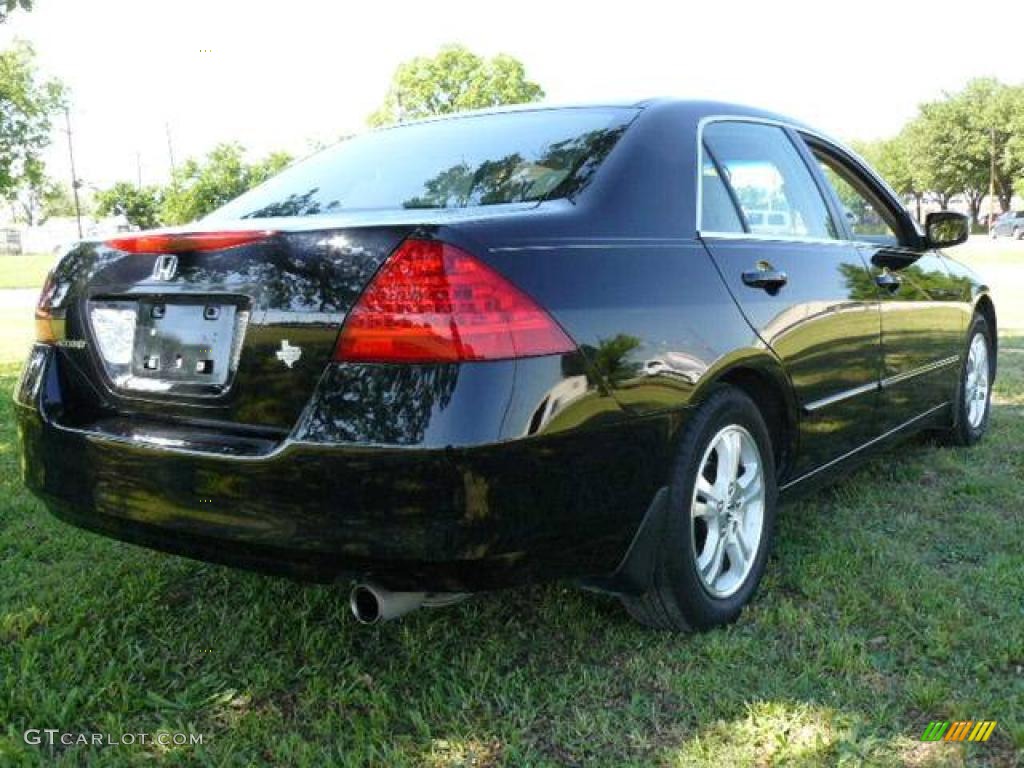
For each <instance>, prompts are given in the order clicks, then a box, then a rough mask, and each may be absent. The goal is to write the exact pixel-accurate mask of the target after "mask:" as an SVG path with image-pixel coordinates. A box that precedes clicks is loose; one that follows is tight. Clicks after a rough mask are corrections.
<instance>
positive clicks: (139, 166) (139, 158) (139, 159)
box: [135, 150, 142, 189]
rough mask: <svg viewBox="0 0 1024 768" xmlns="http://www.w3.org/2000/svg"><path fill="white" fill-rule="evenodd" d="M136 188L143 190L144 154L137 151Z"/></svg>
mask: <svg viewBox="0 0 1024 768" xmlns="http://www.w3.org/2000/svg"><path fill="white" fill-rule="evenodd" d="M135 188H136V189H142V153H140V152H139V150H135Z"/></svg>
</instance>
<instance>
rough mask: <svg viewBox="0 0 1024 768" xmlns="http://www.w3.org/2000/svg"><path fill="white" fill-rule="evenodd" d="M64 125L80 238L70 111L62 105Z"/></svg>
mask: <svg viewBox="0 0 1024 768" xmlns="http://www.w3.org/2000/svg"><path fill="white" fill-rule="evenodd" d="M64 125H65V126H66V128H65V130H66V131H67V134H68V159H70V160H71V193H72V194H73V195H74V196H75V221H76V222H77V223H78V239H79V240H81V239H82V206H81V203H79V201H78V186H79V184H78V174H76V173H75V145H74V142H72V140H71V111H70V110H69V109H68V108H67V107H64Z"/></svg>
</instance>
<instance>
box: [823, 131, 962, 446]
mask: <svg viewBox="0 0 1024 768" xmlns="http://www.w3.org/2000/svg"><path fill="white" fill-rule="evenodd" d="M807 141H808V145H809V147H810V149H811V151H812V152H813V154H814V156H815V158H816V159H817V161H818V164H819V167H820V170H821V172H822V175H823V177H824V178H825V183H826V185H827V186H828V188H829V190H830V192H831V194H833V195H834V196H835V200H836V202H837V204H838V205H839V206H840V208H841V210H842V211H843V216H842V219H843V221H842V224H843V225H844V226H845V228H846V230H847V237H849V238H850V240H852V241H854V242H855V243H856V245H857V248H858V249H859V250H860V251H861V254H862V255H863V257H864V260H865V262H866V263H867V265H868V268H869V270H870V271H871V276H872V279H873V281H874V283H875V285H876V287H877V290H878V294H879V300H880V302H881V309H882V311H881V323H882V374H881V412H880V419H881V422H882V427H883V429H892V428H895V427H898V426H900V425H902V424H904V423H906V422H908V421H911V420H913V419H915V418H916V417H918V416H920V415H922V414H924V413H926V412H928V411H931V410H934V409H936V408H938V407H940V406H941V405H942V404H944V403H947V402H949V401H951V399H952V397H953V393H954V387H955V386H956V381H957V372H958V367H957V364H958V362H959V359H960V354H961V352H962V346H963V345H962V339H963V335H964V333H965V332H966V329H965V327H964V313H963V309H962V306H961V303H962V302H963V300H964V296H963V285H962V284H961V282H962V281H959V280H957V279H956V278H955V277H954V276H953V275H952V274H951V273H950V271H949V270H948V269H947V268H946V265H945V263H944V259H943V257H942V255H941V254H940V253H938V252H937V251H930V250H924V249H923V245H922V238H921V236H920V234H919V233H918V231H917V228H916V227H915V226H914V223H913V220H912V219H911V218H910V215H909V214H908V213H907V212H906V211H905V210H904V209H903V207H902V206H901V205H900V204H899V202H898V201H897V200H896V199H895V198H894V197H893V196H892V194H891V193H890V192H889V191H888V190H887V189H886V188H885V186H884V185H883V184H881V183H879V181H878V180H877V179H876V178H875V177H874V175H873V174H872V173H871V172H870V171H869V170H868V169H867V168H865V167H864V166H863V165H862V164H861V163H859V162H858V161H857V160H856V159H855V158H853V157H852V156H851V155H849V154H848V153H846V152H845V151H843V150H842V149H840V148H838V147H836V146H834V145H832V144H830V143H828V142H826V141H824V140H823V139H820V138H816V137H808V139H807Z"/></svg>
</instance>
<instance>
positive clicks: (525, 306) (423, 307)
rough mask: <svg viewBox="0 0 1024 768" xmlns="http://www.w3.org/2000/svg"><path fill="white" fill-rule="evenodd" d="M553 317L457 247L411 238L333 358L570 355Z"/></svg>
mask: <svg viewBox="0 0 1024 768" xmlns="http://www.w3.org/2000/svg"><path fill="white" fill-rule="evenodd" d="M575 348H576V347H575V345H574V344H573V342H572V340H571V339H570V338H569V337H568V336H567V335H566V334H565V331H563V330H562V329H561V328H560V327H559V326H558V324H557V323H556V322H555V321H554V319H552V317H551V316H550V315H549V314H548V313H547V312H545V311H544V310H543V309H541V308H540V307H538V306H537V304H536V303H535V302H534V301H533V300H532V299H531V298H530V297H529V296H527V295H526V294H524V293H523V292H522V291H520V290H519V289H518V288H516V287H515V286H514V285H512V284H511V283H510V282H508V280H506V279H505V278H504V277H502V276H501V275H499V274H498V273H497V272H495V271H494V270H492V269H491V268H490V267H488V266H487V265H486V264H483V263H482V262H480V261H478V260H477V259H475V258H473V257H472V256H470V255H469V254H468V253H465V252H464V251H461V250H459V249H458V248H456V247H454V246H452V245H448V244H446V243H441V242H438V241H435V240H412V239H410V240H406V241H405V242H404V243H402V245H401V246H400V247H399V248H398V250H397V251H395V252H394V253H393V254H391V256H390V257H389V258H388V260H387V262H385V264H384V266H383V267H382V268H381V270H380V272H378V273H377V276H376V277H375V278H374V279H373V282H371V283H370V286H369V288H367V289H366V292H365V293H364V294H363V296H362V298H361V299H360V300H359V302H358V303H357V304H356V306H355V307H354V308H353V309H352V311H351V312H350V313H349V315H348V317H347V318H346V320H345V325H344V327H343V328H342V330H341V335H340V336H339V337H338V346H337V349H336V350H335V353H334V359H335V360H346V361H359V362H386V363H435V362H458V361H463V360H502V359H507V358H513V357H532V356H535V355H553V354H560V353H564V352H571V351H573V350H574V349H575Z"/></svg>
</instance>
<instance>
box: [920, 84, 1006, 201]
mask: <svg viewBox="0 0 1024 768" xmlns="http://www.w3.org/2000/svg"><path fill="white" fill-rule="evenodd" d="M1021 127H1024V87H1022V86H1007V85H1004V84H1002V83H1000V82H999V81H998V80H995V79H993V78H979V79H975V80H971V81H970V82H969V83H968V84H967V85H966V86H965V87H964V89H963V90H962V91H959V92H957V93H953V94H947V95H946V97H945V98H944V99H942V100H941V101H935V102H931V103H928V104H922V105H921V107H920V114H919V115H918V117H917V118H916V119H915V120H914V121H913V123H912V124H911V126H910V128H911V129H912V130H913V131H914V134H915V137H916V138H915V141H914V157H915V160H916V163H917V164H918V165H919V167H920V168H921V170H922V178H923V181H924V183H925V184H926V185H927V187H928V188H929V189H930V190H931V191H932V192H934V193H935V194H936V196H937V197H938V199H939V201H940V203H941V204H942V206H943V208H945V207H946V204H948V202H949V198H950V197H952V196H953V195H955V194H958V193H963V194H964V196H965V197H966V199H967V204H968V206H969V208H970V211H971V215H972V217H973V218H974V219H977V216H978V209H979V207H980V204H981V199H982V198H983V197H984V196H985V194H986V193H987V192H988V189H989V184H990V181H994V184H995V191H996V195H997V197H998V199H999V205H1000V208H1001V209H1002V210H1004V211H1006V210H1008V209H1009V206H1010V201H1011V198H1012V197H1013V183H1014V180H1015V179H1018V178H1020V177H1021V176H1022V175H1024V142H1020V139H1019V136H1020V129H1021ZM1018 142H1020V147H1019V149H1018ZM993 157H994V159H995V164H994V165H995V167H994V170H995V173H994V175H993V173H992V171H993V162H992V161H993Z"/></svg>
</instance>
